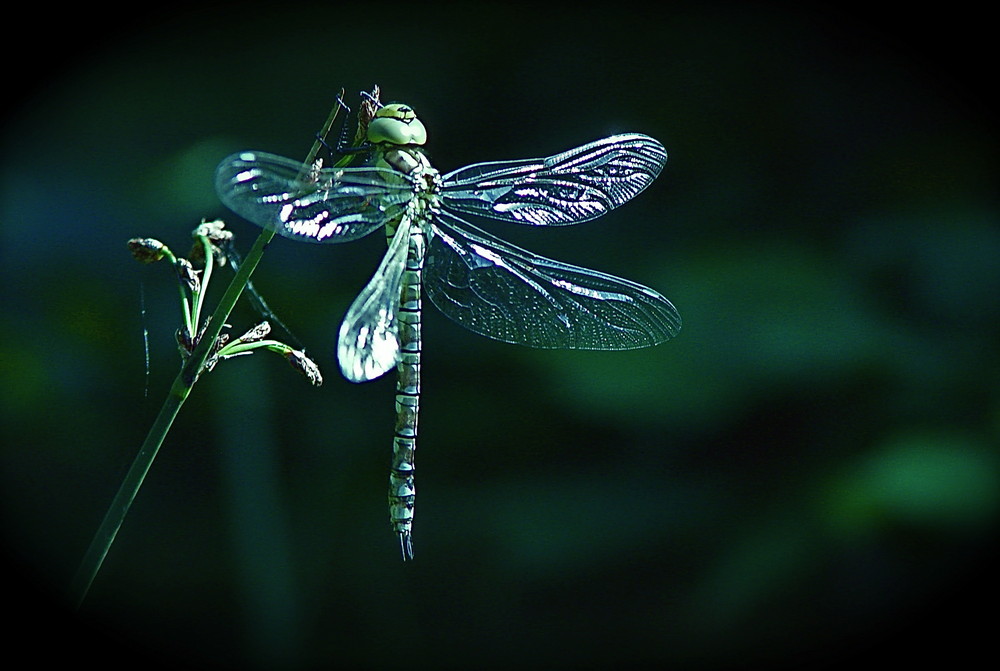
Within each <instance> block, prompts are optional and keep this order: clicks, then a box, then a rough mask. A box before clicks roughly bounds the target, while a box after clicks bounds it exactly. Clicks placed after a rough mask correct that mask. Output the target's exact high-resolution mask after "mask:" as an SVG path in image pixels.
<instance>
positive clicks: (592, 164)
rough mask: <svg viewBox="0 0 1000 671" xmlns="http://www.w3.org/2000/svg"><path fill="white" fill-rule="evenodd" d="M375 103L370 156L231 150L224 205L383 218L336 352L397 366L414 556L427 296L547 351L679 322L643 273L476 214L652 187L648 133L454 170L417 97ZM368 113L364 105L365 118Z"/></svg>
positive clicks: (575, 214)
mask: <svg viewBox="0 0 1000 671" xmlns="http://www.w3.org/2000/svg"><path fill="white" fill-rule="evenodd" d="M374 102H375V106H374V107H373V108H372V109H373V114H372V115H371V118H370V119H367V120H366V127H365V126H364V125H361V126H360V129H359V134H361V133H362V132H363V135H364V141H363V143H362V144H361V145H360V146H359V148H360V149H363V150H364V151H363V152H359V153H360V154H361V156H360V157H355V158H352V159H351V160H350V161H341V162H339V163H335V165H334V166H332V167H326V168H324V167H323V166H322V162H321V161H320V162H317V164H315V165H305V164H303V163H302V162H299V161H294V160H292V159H288V158H283V157H281V156H277V155H274V154H270V153H265V152H261V151H241V152H238V153H236V154H233V155H232V156H229V157H228V158H226V159H224V160H223V161H222V162H221V163H220V164H219V166H218V168H217V170H216V175H215V187H216V191H217V193H218V195H219V197H220V199H221V200H222V202H223V203H224V204H225V205H226V206H227V207H228V208H229V209H231V210H232V211H233V212H235V213H236V214H238V215H240V216H241V217H243V218H245V219H247V220H249V221H250V222H252V223H254V224H256V225H258V226H261V227H263V228H267V229H270V230H273V231H274V232H276V233H278V234H280V235H282V236H284V237H286V238H290V239H292V240H299V241H304V242H312V243H334V244H336V243H342V242H349V241H352V240H357V239H359V238H362V237H364V236H367V235H369V234H370V233H372V232H374V231H376V230H378V229H381V228H384V229H385V235H386V240H387V243H388V250H387V251H386V253H385V256H384V257H383V258H382V262H381V264H380V265H379V267H378V269H377V270H376V271H375V274H374V275H373V277H372V278H371V281H369V282H368V284H367V285H366V286H365V287H364V289H363V290H362V291H361V293H360V294H358V296H357V298H356V299H355V301H354V302H353V304H352V305H351V307H350V308H349V309H348V311H347V315H346V316H345V318H344V320H343V322H342V323H341V326H340V331H339V337H338V343H337V359H338V361H339V364H340V369H341V372H342V373H343V375H344V377H345V378H347V379H348V380H350V381H352V382H365V381H368V380H374V379H376V378H378V377H380V376H382V375H384V374H385V373H387V372H389V371H390V370H392V369H393V368H396V369H397V383H396V396H395V401H396V424H395V433H394V437H393V445H392V448H393V451H392V455H393V456H392V462H391V468H390V475H389V497H388V499H389V518H390V524H391V526H392V529H393V531H394V532H395V534H396V535H397V536H398V540H399V544H400V550H401V552H402V555H403V560H404V561H406V560H409V559H412V558H413V544H412V527H413V512H414V502H415V499H416V487H415V481H414V473H415V468H414V455H415V451H416V439H417V417H418V411H419V402H420V359H421V349H422V342H421V314H422V308H423V302H422V301H423V295H424V293H426V295H427V297H428V298H430V301H431V303H433V304H434V305H435V306H436V307H437V309H438V310H440V311H441V312H442V313H443V314H445V315H446V316H447V317H449V318H450V319H452V320H454V321H455V322H457V323H458V324H460V325H461V326H463V327H465V328H466V329H468V330H470V331H472V332H474V333H478V334H479V335H482V336H485V337H488V338H492V339H495V340H499V341H503V342H507V343H516V344H520V345H526V346H528V347H535V348H558V349H585V350H628V349H635V348H640V347H649V346H653V345H657V344H660V343H662V342H664V341H666V340H668V339H670V338H672V337H674V336H676V335H677V333H678V332H679V330H680V328H681V319H680V316H679V315H678V313H677V310H676V309H675V308H674V306H673V305H672V304H671V303H670V301H668V300H667V299H666V298H664V297H663V296H662V295H661V294H659V293H658V292H656V291H654V290H653V289H650V288H648V287H645V286H643V285H641V284H637V283H635V282H632V281H629V280H626V279H622V278H619V277H614V276H612V275H608V274H605V273H602V272H598V271H596V270H590V269H588V268H582V267H579V266H574V265H570V264H568V263H563V262H560V261H555V260H552V259H548V258H545V257H543V256H539V255H537V254H533V253H531V252H529V251H526V250H524V249H520V248H518V247H516V246H514V245H512V244H510V243H508V242H505V241H503V240H501V239H500V238H497V237H495V236H493V235H491V234H490V233H487V232H486V231H484V230H482V229H480V228H478V227H477V226H474V225H473V224H471V223H470V222H469V221H467V219H465V218H463V217H464V216H465V215H472V216H477V217H487V218H492V219H497V220H501V221H505V222H512V223H515V224H524V225H529V226H563V225H568V224H577V223H580V222H584V221H589V220H591V219H595V218H597V217H600V216H602V215H604V214H606V213H607V212H609V211H610V210H612V209H614V208H616V207H618V206H620V205H622V204H624V203H626V202H627V201H629V200H630V199H632V198H633V197H635V196H636V195H637V194H639V193H640V192H641V191H642V190H644V189H645V188H646V187H648V186H649V185H650V184H651V183H652V182H653V180H654V179H656V177H657V175H659V174H660V171H661V170H662V169H663V166H664V164H665V163H666V160H667V152H666V150H665V149H664V147H663V145H662V144H660V142H658V141H657V140H655V139H653V138H652V137H649V136H647V135H642V134H638V133H626V134H621V135H612V136H610V137H606V138H604V139H601V140H597V141H595V142H590V143H588V144H584V145H581V146H579V147H576V148H574V149H570V150H568V151H564V152H561V153H558V154H554V155H552V156H549V157H547V158H539V159H522V160H513V161H492V162H485V163H476V164H473V165H469V166H466V167H464V168H459V169H458V170H453V171H451V172H449V173H446V174H443V175H442V174H441V173H439V172H438V171H437V170H436V169H435V168H433V167H432V166H431V164H430V162H429V160H428V159H427V156H426V154H425V152H424V149H423V147H424V145H425V143H426V141H427V131H426V129H425V127H424V125H423V123H422V122H421V121H420V120H419V119H418V118H417V115H416V113H415V112H414V110H413V108H412V107H410V106H409V105H406V104H404V103H392V104H385V105H383V104H381V103H380V102H378V101H377V100H375V101H374ZM359 116H360V115H359Z"/></svg>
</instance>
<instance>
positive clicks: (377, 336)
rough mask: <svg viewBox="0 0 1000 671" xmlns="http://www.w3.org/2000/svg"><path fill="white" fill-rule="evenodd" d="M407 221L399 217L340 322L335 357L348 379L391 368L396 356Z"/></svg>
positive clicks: (356, 379) (363, 378)
mask: <svg viewBox="0 0 1000 671" xmlns="http://www.w3.org/2000/svg"><path fill="white" fill-rule="evenodd" d="M410 223H411V220H410V219H409V218H408V217H403V219H402V221H401V222H400V223H399V227H398V228H397V230H396V234H395V236H393V238H392V243H391V244H390V245H389V250H388V251H387V252H386V253H385V256H384V257H383V258H382V263H381V264H380V265H379V267H378V270H376V271H375V275H373V276H372V279H371V281H369V282H368V285H367V286H365V288H364V289H363V290H362V291H361V293H360V294H358V297H357V298H356V299H355V300H354V303H352V304H351V307H350V309H349V310H348V311H347V316H346V317H344V322H343V323H342V324H341V325H340V337H339V338H338V342H337V360H338V361H339V362H340V370H341V372H343V374H344V377H346V378H347V379H348V380H350V381H351V382H364V381H366V380H374V379H375V378H377V377H380V376H382V375H384V374H385V373H387V372H389V371H390V370H392V369H393V367H394V366H395V365H396V362H397V361H398V359H399V323H398V321H397V311H398V310H399V291H400V287H401V284H402V278H403V270H404V268H405V266H406V250H407V246H408V244H409V238H410Z"/></svg>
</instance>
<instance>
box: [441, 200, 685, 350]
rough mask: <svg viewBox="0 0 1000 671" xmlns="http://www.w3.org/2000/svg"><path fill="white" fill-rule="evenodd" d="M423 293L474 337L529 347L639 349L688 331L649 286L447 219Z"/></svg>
mask: <svg viewBox="0 0 1000 671" xmlns="http://www.w3.org/2000/svg"><path fill="white" fill-rule="evenodd" d="M424 291H425V293H426V294H427V295H428V296H429V297H430V299H431V302H433V303H434V305H435V306H437V308H438V309H439V310H441V312H443V313H444V314H445V315H447V316H448V317H450V318H451V319H453V320H454V321H456V322H458V323H459V324H461V325H462V326H464V327H465V328H467V329H469V330H470V331H473V332H475V333H478V334H480V335H484V336H486V337H488V338H493V339H494V340H500V341H503V342H509V343H517V344H521V345H528V346H529V347H538V348H546V349H553V348H559V349H592V350H625V349H635V348H639V347H648V346H651V345H656V344H659V343H661V342H664V341H666V340H669V339H670V338H672V337H674V336H675V335H677V333H678V332H679V331H680V328H681V318H680V315H678V314H677V310H676V309H675V308H674V306H673V305H672V304H671V303H670V301H668V300H667V299H666V298H664V297H663V296H662V295H660V294H659V293H657V292H656V291H653V290H652V289H650V288H648V287H645V286H642V285H641V284H637V283H635V282H630V281H629V280H625V279H621V278H619V277H614V276H612V275H607V274H605V273H601V272H598V271H596V270H590V269H588V268H581V267H579V266H573V265H570V264H567V263H561V262H559V261H554V260H552V259H547V258H545V257H543V256H538V255H537V254H532V253H531V252H528V251H526V250H523V249H520V248H518V247H515V246H514V245H512V244H510V243H507V242H504V241H503V240H500V239H498V238H495V237H493V236H492V235H490V234H488V233H486V232H485V231H482V230H480V229H478V228H476V227H475V226H473V225H471V224H469V223H468V222H466V221H463V220H462V219H459V218H458V217H455V216H453V215H451V214H448V213H446V212H440V213H438V215H437V218H436V219H435V222H434V235H433V236H432V240H431V242H430V245H429V247H428V250H427V259H426V263H425V265H424Z"/></svg>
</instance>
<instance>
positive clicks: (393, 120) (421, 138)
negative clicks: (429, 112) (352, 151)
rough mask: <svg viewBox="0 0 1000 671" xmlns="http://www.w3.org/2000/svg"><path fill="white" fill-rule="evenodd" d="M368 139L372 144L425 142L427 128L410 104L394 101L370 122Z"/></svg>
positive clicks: (381, 109) (377, 113)
mask: <svg viewBox="0 0 1000 671" xmlns="http://www.w3.org/2000/svg"><path fill="white" fill-rule="evenodd" d="M368 141H369V142H371V143H372V144H379V143H383V142H388V143H389V144H417V145H420V144H424V143H425V142H427V130H426V129H425V128H424V124H423V123H421V121H420V119H418V118H417V115H416V113H415V112H414V111H413V108H412V107H410V106H409V105H403V104H400V103H393V104H391V105H386V106H385V107H382V108H380V109H379V110H378V112H376V113H375V118H374V119H372V120H371V122H370V123H369V124H368Z"/></svg>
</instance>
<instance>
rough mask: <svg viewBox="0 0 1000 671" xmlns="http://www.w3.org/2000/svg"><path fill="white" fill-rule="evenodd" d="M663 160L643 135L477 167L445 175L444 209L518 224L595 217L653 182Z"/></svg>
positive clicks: (658, 149) (616, 137)
mask: <svg viewBox="0 0 1000 671" xmlns="http://www.w3.org/2000/svg"><path fill="white" fill-rule="evenodd" d="M666 162H667V152H666V150H665V149H664V148H663V145H662V144H660V143H659V142H657V141H656V140H654V139H653V138H651V137H649V136H647V135H640V134H637V133H632V134H628V135H613V136H611V137H608V138H604V139H603V140H598V141H597V142H591V143H590V144H585V145H583V146H582V147H577V148H576V149H570V150H569V151H564V152H563V153H561V154H556V155H555V156H550V157H548V158H544V159H524V160H520V161H499V162H492V163H476V164H474V165H470V166H468V167H465V168H461V169H459V170H455V171H454V172H450V173H448V174H447V175H445V176H444V187H443V189H442V193H441V197H442V201H443V203H444V206H445V207H447V208H449V209H451V210H455V211H458V212H467V213H469V214H478V215H481V216H486V217H493V218H494V219H503V220H505V221H513V222H516V223H520V224H533V225H536V226H558V225H562V224H576V223H579V222H581V221H587V220H588V219H593V218H595V217H599V216H601V215H602V214H604V213H605V212H607V211H608V210H611V209H612V208H615V207H618V206H619V205H621V204H622V203H624V202H626V201H627V200H629V199H630V198H632V197H633V196H635V195H636V194H638V193H639V192H640V191H642V190H643V189H645V188H646V187H647V186H649V185H650V183H651V182H652V181H653V180H654V179H656V176H657V175H659V174H660V170H662V169H663V166H664V164H665V163H666Z"/></svg>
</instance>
